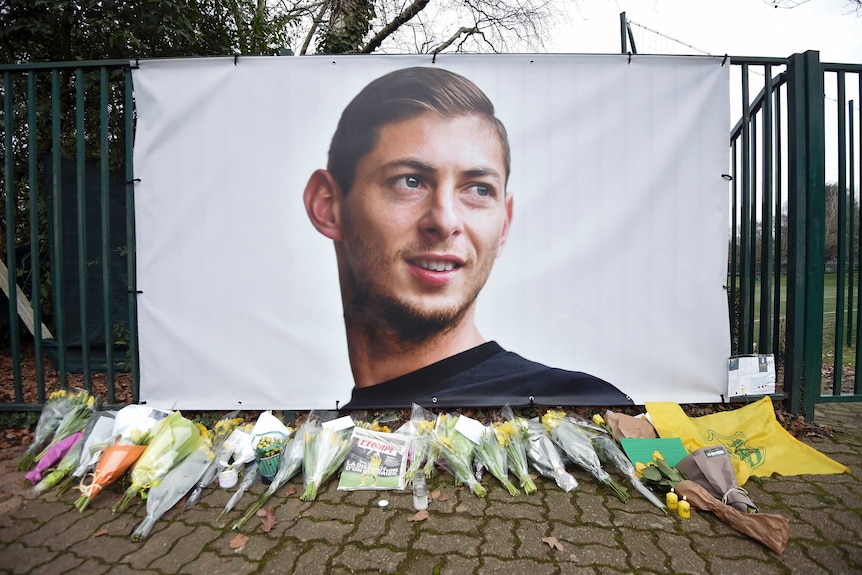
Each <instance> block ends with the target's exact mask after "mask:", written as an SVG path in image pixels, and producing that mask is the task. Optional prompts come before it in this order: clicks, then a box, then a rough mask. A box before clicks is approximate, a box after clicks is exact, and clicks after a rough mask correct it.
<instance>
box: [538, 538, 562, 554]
mask: <svg viewBox="0 0 862 575" xmlns="http://www.w3.org/2000/svg"><path fill="white" fill-rule="evenodd" d="M542 543H547V544H548V547H550V548H551V549H556V550H557V551H562V550H563V546H562V544H561V543H560V542H559V541H557V538H556V537H542Z"/></svg>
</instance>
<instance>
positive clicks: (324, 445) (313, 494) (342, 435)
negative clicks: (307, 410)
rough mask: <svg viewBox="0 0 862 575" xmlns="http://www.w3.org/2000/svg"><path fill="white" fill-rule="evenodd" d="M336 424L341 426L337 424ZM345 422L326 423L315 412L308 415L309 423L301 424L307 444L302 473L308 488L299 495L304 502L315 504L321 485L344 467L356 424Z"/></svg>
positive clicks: (342, 419) (343, 420) (340, 420)
mask: <svg viewBox="0 0 862 575" xmlns="http://www.w3.org/2000/svg"><path fill="white" fill-rule="evenodd" d="M348 419H349V418H348ZM335 422H341V423H338V424H335ZM345 422H346V420H345V419H344V418H339V419H337V420H335V421H333V422H326V423H323V422H321V420H320V418H319V417H317V416H316V414H315V413H314V412H312V413H311V414H309V419H308V421H306V422H305V423H304V424H303V425H302V428H301V429H300V432H301V433H302V436H303V441H304V451H303V461H302V472H303V478H304V483H305V489H304V490H303V491H302V495H300V496H299V498H300V499H301V500H302V501H314V500H315V499H316V498H317V492H318V490H319V489H320V486H322V485H323V484H324V483H325V482H326V481H327V480H328V479H329V478H330V477H332V476H333V475H334V474H335V472H336V471H338V470H339V469H341V467H342V465H343V464H344V460H345V459H346V458H347V454H348V453H349V452H350V447H351V441H350V437H351V435H352V433H353V424H352V423H350V424H349V425H347V424H346V423H345ZM333 424H335V425H333Z"/></svg>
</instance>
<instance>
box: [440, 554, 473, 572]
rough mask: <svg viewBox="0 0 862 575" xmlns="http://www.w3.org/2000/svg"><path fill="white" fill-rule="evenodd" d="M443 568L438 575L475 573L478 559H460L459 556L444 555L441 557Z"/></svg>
mask: <svg viewBox="0 0 862 575" xmlns="http://www.w3.org/2000/svg"><path fill="white" fill-rule="evenodd" d="M443 561H444V563H443V567H442V568H441V569H440V575H467V574H469V573H477V572H478V569H479V559H478V558H476V557H469V558H468V557H461V556H460V555H446V556H445V557H443Z"/></svg>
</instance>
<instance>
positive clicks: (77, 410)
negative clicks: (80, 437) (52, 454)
mask: <svg viewBox="0 0 862 575" xmlns="http://www.w3.org/2000/svg"><path fill="white" fill-rule="evenodd" d="M95 403H96V398H95V397H93V396H92V395H90V394H89V393H87V392H86V391H81V392H79V393H77V394H76V395H75V396H74V399H73V401H72V403H71V404H70V405H69V410H68V411H67V412H66V414H65V415H64V416H63V419H61V420H60V423H59V425H57V429H56V430H54V435H53V436H52V437H51V441H49V442H48V445H47V446H45V448H44V449H43V450H42V451H41V452H39V454H38V455H37V456H36V462H39V461H40V460H41V459H42V458H43V457H45V455H47V453H48V451H49V450H50V449H51V448H52V447H53V446H54V445H56V444H57V443H59V442H61V441H63V440H64V439H66V438H67V437H69V436H70V435H73V434H76V433H78V432H80V431H82V430H83V429H84V428H85V427H86V426H87V423H88V422H89V421H90V417H92V415H93V410H94V409H95Z"/></svg>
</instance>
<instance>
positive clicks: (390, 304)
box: [344, 238, 493, 351]
mask: <svg viewBox="0 0 862 575" xmlns="http://www.w3.org/2000/svg"><path fill="white" fill-rule="evenodd" d="M354 241H356V238H354ZM354 245H359V246H360V248H359V249H360V250H362V252H363V256H364V257H362V258H359V260H360V261H363V262H364V263H366V264H367V263H368V262H378V263H385V262H384V259H385V255H384V254H382V253H380V252H379V251H376V250H372V249H370V248H368V246H365V245H364V244H363V243H362V241H361V240H360V241H356V243H355V244H354ZM440 249H442V250H443V251H448V250H446V249H445V248H441V246H440V245H437V246H433V247H427V246H426V247H418V248H415V247H412V246H411V247H408V248H407V249H406V250H404V251H403V252H402V253H399V254H398V255H397V256H396V257H395V263H396V265H397V263H399V262H401V261H404V255H403V254H404V253H425V252H434V251H436V250H440ZM491 262H493V258H492V259H491ZM382 267H384V266H382V265H381V266H380V267H379V268H378V269H380V268H382ZM487 267H488V268H490V266H487ZM374 268H375V266H374V265H368V266H366V269H372V270H373V269H374ZM477 271H478V273H479V276H478V277H481V276H482V275H483V274H484V278H482V279H481V281H480V282H479V283H478V284H477V285H474V286H468V287H467V289H468V291H467V292H466V293H464V297H463V298H462V299H461V300H459V301H458V302H456V303H455V304H452V305H448V306H445V307H442V308H440V307H434V308H432V309H427V308H425V307H424V306H422V305H421V302H418V303H417V302H411V301H408V300H405V299H402V298H399V297H397V296H392V295H389V294H387V293H385V290H384V289H383V288H381V287H378V285H376V284H375V283H374V282H373V281H372V280H371V279H370V278H369V277H368V276H367V275H365V274H361V273H356V270H355V269H351V270H349V273H350V279H351V283H352V287H353V289H352V292H351V295H352V297H351V298H350V301H349V302H345V309H344V319H345V323H346V324H347V325H348V326H351V325H352V326H355V327H357V328H359V329H360V330H361V333H362V334H363V335H364V336H365V337H366V338H368V343H370V344H371V345H372V346H374V347H378V346H382V347H385V348H388V349H398V350H401V351H407V350H410V349H412V348H415V347H417V346H418V345H420V344H422V343H425V342H427V341H429V340H431V339H432V338H434V337H435V336H439V335H443V334H446V333H448V332H450V331H452V330H454V329H455V328H456V327H457V326H458V325H459V324H460V323H461V321H462V320H463V319H464V317H465V316H466V315H467V314H468V313H469V312H470V310H471V309H472V307H473V306H474V305H475V302H476V299H477V298H478V296H479V292H480V291H481V290H482V288H483V287H484V285H485V281H486V280H487V279H488V275H490V269H487V270H477Z"/></svg>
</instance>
